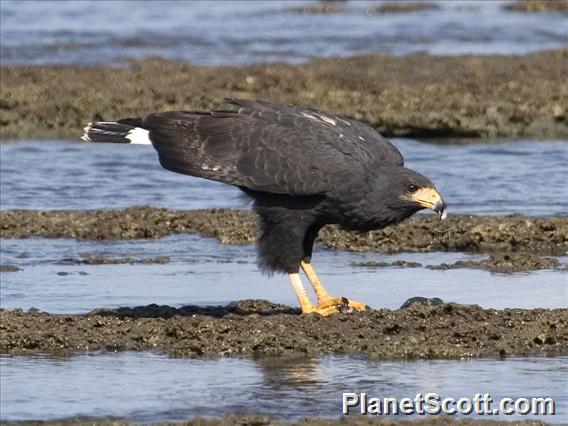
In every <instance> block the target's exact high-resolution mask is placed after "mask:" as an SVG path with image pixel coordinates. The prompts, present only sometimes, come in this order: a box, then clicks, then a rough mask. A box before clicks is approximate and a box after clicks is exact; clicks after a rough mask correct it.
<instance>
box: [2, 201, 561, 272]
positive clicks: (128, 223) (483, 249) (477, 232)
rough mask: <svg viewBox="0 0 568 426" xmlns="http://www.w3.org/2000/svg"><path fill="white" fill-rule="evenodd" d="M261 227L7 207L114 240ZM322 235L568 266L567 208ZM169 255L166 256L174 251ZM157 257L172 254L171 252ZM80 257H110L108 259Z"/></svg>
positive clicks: (22, 226) (158, 212) (8, 228)
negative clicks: (566, 260)
mask: <svg viewBox="0 0 568 426" xmlns="http://www.w3.org/2000/svg"><path fill="white" fill-rule="evenodd" d="M256 232H257V230H256V219H255V215H254V213H252V212H251V211H243V210H232V209H208V210H191V211H173V210H167V209H160V208H153V207H132V208H128V209H125V210H91V211H31V210H8V211H3V212H2V214H1V215H0V233H1V236H2V237H4V238H28V237H45V238H76V239H81V240H82V239H85V240H109V239H110V240H113V239H140V238H161V237H163V236H166V235H170V234H180V233H197V234H199V235H201V236H204V237H214V238H216V239H217V240H218V241H219V242H221V243H223V244H253V243H254V241H255V237H256ZM319 242H320V243H321V244H323V246H324V247H326V248H330V249H337V250H349V251H357V252H366V251H374V252H380V253H387V254H391V253H400V252H434V251H463V252H471V253H488V254H491V257H489V258H488V259H486V260H482V261H471V262H461V263H458V264H455V265H440V266H439V267H440V269H449V268H455V267H473V268H482V269H487V270H490V271H494V272H519V271H525V270H535V269H548V268H553V269H554V268H565V265H561V264H560V263H559V262H558V261H556V260H555V259H549V258H542V256H565V255H566V254H567V252H568V216H559V217H549V218H532V217H527V216H521V215H512V216H451V215H450V216H448V218H447V219H446V220H444V221H440V220H439V219H438V218H437V217H436V216H434V215H430V216H423V217H414V218H411V219H410V220H408V221H406V222H403V223H401V224H399V225H397V226H391V227H387V228H385V229H382V230H378V231H372V232H370V233H365V234H357V233H352V232H346V231H342V230H339V229H338V228H337V227H334V226H328V227H326V228H324V229H322V231H321V232H320V235H319ZM164 255H165V256H167V253H164ZM125 256H128V254H125ZM158 260H159V261H161V262H167V259H165V258H164V259H158ZM75 261H76V262H77V261H78V262H88V263H97V262H98V263H106V262H105V260H104V259H99V260H97V259H87V260H85V259H83V260H77V259H76V260H75ZM133 261H134V260H133V259H126V260H123V262H133ZM362 266H377V265H362ZM378 266H380V265H378ZM394 266H409V265H394ZM410 266H412V265H410ZM414 266H420V265H414Z"/></svg>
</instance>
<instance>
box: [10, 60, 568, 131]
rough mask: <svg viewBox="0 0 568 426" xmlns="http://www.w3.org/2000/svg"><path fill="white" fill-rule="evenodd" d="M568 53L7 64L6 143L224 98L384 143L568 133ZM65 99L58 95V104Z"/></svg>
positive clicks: (206, 105) (205, 105)
mask: <svg viewBox="0 0 568 426" xmlns="http://www.w3.org/2000/svg"><path fill="white" fill-rule="evenodd" d="M567 58H568V50H567V49H559V50H551V51H544V52H540V53H535V54H530V55H527V56H512V55H487V56H477V55H459V56H432V55H427V54H411V55H408V56H388V55H365V56H354V57H349V58H329V59H314V60H312V61H310V62H308V63H306V64H300V65H291V64H286V63H275V64H260V65H247V66H219V67H212V66H195V65H191V64H188V63H183V62H174V61H168V60H164V59H160V58H149V59H143V60H140V61H133V62H129V63H128V64H129V65H128V66H127V67H125V68H110V67H81V66H48V67H40V66H2V67H0V73H1V76H2V79H1V82H0V89H1V92H2V97H1V99H0V109H1V111H2V117H3V118H2V122H1V123H0V137H1V138H2V139H22V138H42V139H46V138H66V139H69V138H74V139H77V140H78V138H79V137H80V135H81V132H82V128H83V127H84V126H85V124H86V123H87V122H89V121H91V120H113V119H118V118H121V117H128V116H130V117H131V116H141V115H145V114H148V113H150V112H153V111H159V110H187V109H199V110H202V109H211V108H223V107H225V105H223V104H222V102H223V98H224V97H237V98H238V97H242V98H260V99H268V100H272V101H276V102H282V103H294V104H298V105H309V106H312V107H314V108H320V109H323V110H327V111H331V112H336V113H339V114H343V115H346V116H348V117H351V118H355V119H359V120H362V121H365V122H367V123H369V124H371V125H372V126H373V127H375V128H376V129H377V130H379V132H381V133H382V134H383V135H384V136H386V137H413V138H433V137H440V138H442V137H443V138H446V137H471V138H488V137H536V138H541V139H542V138H544V139H546V138H567V137H568V107H567V106H566V105H568V82H566V79H565V78H564V76H563V70H564V67H565V65H564V64H565V63H566V61H567ZM54 94H57V96H54Z"/></svg>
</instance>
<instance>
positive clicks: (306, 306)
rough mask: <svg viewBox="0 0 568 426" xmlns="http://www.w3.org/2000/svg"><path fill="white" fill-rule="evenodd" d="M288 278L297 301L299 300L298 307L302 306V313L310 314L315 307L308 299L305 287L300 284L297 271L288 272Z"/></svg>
mask: <svg viewBox="0 0 568 426" xmlns="http://www.w3.org/2000/svg"><path fill="white" fill-rule="evenodd" d="M288 277H289V278H290V282H291V283H292V287H294V292H295V293H296V297H297V298H298V302H300V308H302V313H303V314H310V313H312V312H315V310H316V308H315V306H314V304H313V303H312V301H311V300H310V298H309V296H308V293H306V289H305V288H304V284H302V280H301V279H300V274H298V273H297V272H294V273H291V274H288Z"/></svg>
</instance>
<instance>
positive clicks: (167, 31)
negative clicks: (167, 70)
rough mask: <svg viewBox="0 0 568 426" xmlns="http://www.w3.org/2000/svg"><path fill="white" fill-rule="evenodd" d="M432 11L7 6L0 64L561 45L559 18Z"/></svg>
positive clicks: (517, 50) (257, 58)
mask: <svg viewBox="0 0 568 426" xmlns="http://www.w3.org/2000/svg"><path fill="white" fill-rule="evenodd" d="M435 3H436V4H437V5H438V6H439V9H438V10H433V11H432V10H428V11H422V12H416V13H401V14H386V15H372V14H368V13H367V9H369V8H370V7H377V6H378V5H379V4H380V2H372V1H351V2H348V3H346V4H345V5H344V6H343V7H344V9H345V10H344V12H342V13H339V14H331V15H321V14H318V15H313V14H301V13H300V14H298V13H291V12H289V11H288V10H287V9H288V8H289V7H302V6H305V5H309V4H314V2H309V1H267V2H260V1H230V2H218V1H200V2H185V1H169V2H165V1H144V2H138V3H136V6H135V7H133V3H132V2H130V1H75V2H60V1H36V2H32V1H7V0H3V1H2V3H1V8H0V20H1V21H0V22H1V25H0V38H1V40H2V42H1V54H0V60H1V61H2V64H3V65H8V64H34V65H46V64H80V65H86V64H94V65H101V64H112V65H116V64H120V63H121V61H123V60H124V59H126V58H140V57H146V56H160V57H164V58H168V59H175V60H183V61H189V62H192V63H196V64H208V65H220V64H248V63H253V62H273V61H286V62H304V61H307V60H308V59H310V58H312V57H322V56H323V57H326V56H350V55H355V54H364V53H388V54H395V55H401V54H407V53H412V52H428V53H431V54H436V55H438V54H449V55H455V54H462V53H476V54H497V53H500V54H527V53H529V52H534V51H538V50H542V49H550V48H559V47H562V46H564V45H565V43H566V21H565V16H564V15H562V14H554V13H518V12H510V11H506V10H504V9H503V8H502V6H503V5H504V4H506V3H508V1H468V2H463V1H437V2H435Z"/></svg>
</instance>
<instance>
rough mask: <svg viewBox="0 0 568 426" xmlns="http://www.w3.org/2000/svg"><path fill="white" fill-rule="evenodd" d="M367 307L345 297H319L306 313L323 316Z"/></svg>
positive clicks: (357, 310) (358, 310) (356, 310)
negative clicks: (313, 306)
mask: <svg viewBox="0 0 568 426" xmlns="http://www.w3.org/2000/svg"><path fill="white" fill-rule="evenodd" d="M367 309H369V307H368V306H367V304H366V303H363V302H356V301H354V300H349V299H347V298H346V297H329V298H326V299H321V300H320V301H319V303H318V305H317V306H316V307H315V308H314V309H313V311H311V312H306V313H310V314H311V313H315V314H320V315H321V316H324V317H329V316H332V315H336V314H340V313H348V314H349V313H352V312H362V311H365V310H367Z"/></svg>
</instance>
